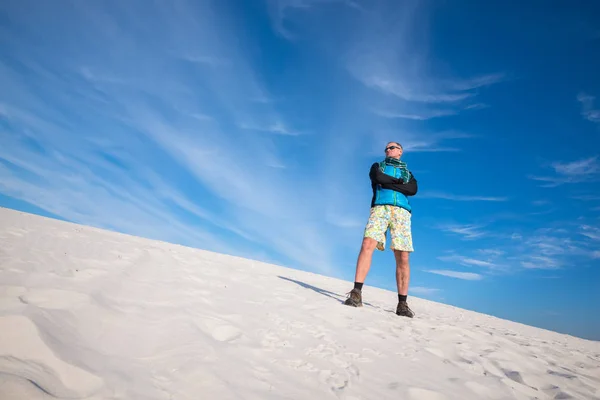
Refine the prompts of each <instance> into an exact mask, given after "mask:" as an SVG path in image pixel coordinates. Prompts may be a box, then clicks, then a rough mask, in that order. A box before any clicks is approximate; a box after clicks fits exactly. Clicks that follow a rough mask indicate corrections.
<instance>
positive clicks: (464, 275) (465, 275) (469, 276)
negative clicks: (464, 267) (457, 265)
mask: <svg viewBox="0 0 600 400" xmlns="http://www.w3.org/2000/svg"><path fill="white" fill-rule="evenodd" d="M425 272H430V273H432V274H437V275H442V276H447V277H450V278H457V279H464V280H467V281H479V280H482V279H483V276H482V275H480V274H476V273H473V272H459V271H450V270H439V269H434V270H425Z"/></svg>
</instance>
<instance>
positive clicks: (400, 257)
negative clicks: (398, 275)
mask: <svg viewBox="0 0 600 400" xmlns="http://www.w3.org/2000/svg"><path fill="white" fill-rule="evenodd" d="M394 255H395V256H396V266H397V267H398V268H402V269H405V268H408V260H409V256H410V252H408V251H400V250H394Z"/></svg>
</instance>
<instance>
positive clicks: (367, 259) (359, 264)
mask: <svg viewBox="0 0 600 400" xmlns="http://www.w3.org/2000/svg"><path fill="white" fill-rule="evenodd" d="M375 247H377V240H375V239H372V238H369V237H366V238H364V239H363V241H362V245H361V247H360V253H359V254H358V260H357V261H356V274H355V276H354V282H360V283H363V282H364V281H365V279H366V277H367V274H368V273H369V269H371V261H372V260H373V252H374V251H375Z"/></svg>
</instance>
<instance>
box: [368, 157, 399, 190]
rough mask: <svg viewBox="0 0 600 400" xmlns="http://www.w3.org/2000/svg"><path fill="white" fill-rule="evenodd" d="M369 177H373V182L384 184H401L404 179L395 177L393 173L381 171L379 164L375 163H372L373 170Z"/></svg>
mask: <svg viewBox="0 0 600 400" xmlns="http://www.w3.org/2000/svg"><path fill="white" fill-rule="evenodd" d="M369 178H371V182H373V183H375V184H378V185H384V184H400V183H401V182H402V181H401V180H400V179H398V178H394V177H393V176H391V175H388V174H385V173H383V172H381V170H380V169H379V164H377V163H374V164H373V165H371V170H370V171H369ZM388 189H391V188H388Z"/></svg>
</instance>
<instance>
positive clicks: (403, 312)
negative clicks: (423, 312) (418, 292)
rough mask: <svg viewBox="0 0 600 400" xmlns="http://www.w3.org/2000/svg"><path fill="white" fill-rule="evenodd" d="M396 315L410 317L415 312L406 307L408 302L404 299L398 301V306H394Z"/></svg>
mask: <svg viewBox="0 0 600 400" xmlns="http://www.w3.org/2000/svg"><path fill="white" fill-rule="evenodd" d="M396 315H400V316H402V317H408V318H412V317H414V315H415V313H414V312H413V311H412V310H411V309H410V307H408V304H407V303H406V302H405V301H399V302H398V307H396Z"/></svg>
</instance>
